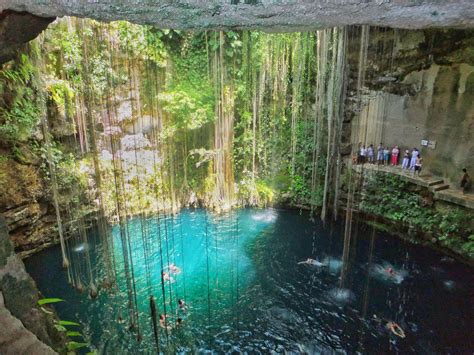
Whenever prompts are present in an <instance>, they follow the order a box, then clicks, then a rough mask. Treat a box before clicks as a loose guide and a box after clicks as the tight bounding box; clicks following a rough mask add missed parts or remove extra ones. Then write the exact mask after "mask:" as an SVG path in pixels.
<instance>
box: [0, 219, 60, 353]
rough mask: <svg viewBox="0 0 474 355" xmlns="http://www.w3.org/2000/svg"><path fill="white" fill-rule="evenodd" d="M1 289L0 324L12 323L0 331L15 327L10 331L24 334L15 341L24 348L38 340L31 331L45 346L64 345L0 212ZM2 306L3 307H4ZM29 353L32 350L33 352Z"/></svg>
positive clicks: (0, 348) (7, 338) (2, 350)
mask: <svg viewBox="0 0 474 355" xmlns="http://www.w3.org/2000/svg"><path fill="white" fill-rule="evenodd" d="M0 293H1V294H3V296H2V297H1V298H2V300H1V301H2V302H0V324H3V322H7V324H10V326H11V327H9V328H8V329H6V330H4V329H3V328H2V329H1V332H13V331H14V330H15V329H16V332H13V333H10V335H12V334H16V336H21V337H24V343H23V345H21V344H17V345H18V346H20V345H21V346H26V348H29V346H30V345H33V344H35V343H36V344H37V345H38V344H39V341H38V340H37V339H36V340H35V339H33V338H32V334H34V335H35V336H36V337H37V338H38V339H39V340H40V341H41V342H43V343H45V344H47V345H48V346H45V347H44V349H47V348H48V347H53V348H56V349H58V348H62V347H63V345H64V342H65V341H64V338H63V336H62V335H61V334H60V333H59V332H58V331H57V330H56V328H55V327H54V324H53V318H52V317H51V316H48V315H47V314H46V313H44V312H43V311H41V310H40V309H39V307H38V305H37V302H38V299H39V292H38V290H37V288H36V284H35V282H34V281H33V279H32V278H31V277H30V276H29V275H28V273H27V272H26V270H25V265H24V264H23V262H22V261H21V260H20V258H19V257H18V256H17V255H16V254H15V252H14V250H13V245H12V242H11V240H10V237H9V235H8V231H7V226H6V223H5V220H4V218H3V217H1V216H0ZM3 306H4V307H5V308H6V310H5V309H3ZM10 316H11V317H10ZM12 317H14V318H16V319H18V322H21V323H22V325H23V326H24V327H25V328H26V329H28V331H29V332H27V331H25V329H23V327H22V326H20V325H19V324H18V322H17V321H15V320H13V319H11V318H12ZM30 332H31V333H32V334H31V333H30ZM0 339H3V337H0ZM4 340H5V341H7V340H8V341H12V339H11V338H9V337H6V338H5V339H4ZM7 345H8V344H7ZM10 345H11V344H10ZM5 349H6V348H2V344H1V343H0V353H2V354H4V353H8V352H5ZM49 349H50V348H49ZM48 351H49V350H48ZM28 353H29V354H33V353H34V352H28ZM45 353H48V352H45ZM49 353H51V352H49Z"/></svg>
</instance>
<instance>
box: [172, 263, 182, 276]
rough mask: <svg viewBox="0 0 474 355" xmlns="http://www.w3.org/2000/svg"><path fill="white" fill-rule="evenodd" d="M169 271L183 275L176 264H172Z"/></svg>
mask: <svg viewBox="0 0 474 355" xmlns="http://www.w3.org/2000/svg"><path fill="white" fill-rule="evenodd" d="M169 269H170V272H171V273H172V274H179V273H181V269H180V268H179V267H177V266H176V265H175V264H171V265H170V266H169Z"/></svg>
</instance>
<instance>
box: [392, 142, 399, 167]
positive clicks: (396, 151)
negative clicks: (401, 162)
mask: <svg viewBox="0 0 474 355" xmlns="http://www.w3.org/2000/svg"><path fill="white" fill-rule="evenodd" d="M399 154H400V149H399V148H398V145H396V146H395V147H394V148H393V149H392V160H391V163H392V166H397V165H398V155H399Z"/></svg>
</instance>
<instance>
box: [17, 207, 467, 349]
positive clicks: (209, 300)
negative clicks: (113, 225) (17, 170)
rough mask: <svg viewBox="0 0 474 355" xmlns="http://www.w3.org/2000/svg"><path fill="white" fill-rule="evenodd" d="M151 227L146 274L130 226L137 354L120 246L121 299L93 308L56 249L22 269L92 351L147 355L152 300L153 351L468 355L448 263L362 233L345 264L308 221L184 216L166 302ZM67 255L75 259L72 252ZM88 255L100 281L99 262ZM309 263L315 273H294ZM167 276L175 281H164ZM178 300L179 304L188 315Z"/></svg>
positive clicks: (327, 231) (265, 215)
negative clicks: (156, 316)
mask: <svg viewBox="0 0 474 355" xmlns="http://www.w3.org/2000/svg"><path fill="white" fill-rule="evenodd" d="M237 216H238V218H237ZM154 221H155V220H149V221H147V225H148V227H149V230H150V234H149V235H150V236H155V237H153V238H154V239H153V240H152V241H151V242H152V243H150V246H149V255H148V258H147V261H148V262H147V263H146V264H147V265H144V264H145V262H144V257H143V251H142V247H143V245H142V244H141V242H140V241H141V240H142V238H141V235H140V230H141V228H140V226H139V224H140V223H138V222H139V221H138V219H132V220H131V221H129V228H130V231H131V235H132V236H133V238H134V239H133V244H132V245H133V248H132V253H133V260H134V264H135V269H134V272H135V278H136V285H137V303H138V310H139V319H140V322H139V324H138V325H139V326H140V328H141V334H142V336H143V340H142V341H141V342H137V341H136V338H135V336H134V334H132V333H131V332H130V331H129V330H128V316H129V315H128V310H127V294H126V292H127V291H126V287H125V279H124V270H123V265H122V264H123V263H122V264H121V262H120V259H121V258H122V259H123V257H122V254H121V250H120V248H119V246H120V243H115V244H114V245H115V256H116V260H117V270H116V271H117V275H118V280H117V285H118V289H117V290H115V291H113V292H106V291H105V290H104V289H101V290H100V292H99V296H98V297H97V299H96V300H91V299H90V298H89V297H88V296H87V293H83V294H79V293H77V292H76V291H75V290H73V289H72V288H71V287H70V286H69V285H67V277H66V276H65V275H64V272H63V271H62V270H61V258H60V250H59V248H51V249H49V250H46V251H43V252H41V253H39V254H37V255H35V256H33V257H31V258H29V259H28V260H26V265H27V269H28V271H29V272H30V273H31V274H32V276H33V277H34V279H35V280H36V281H37V283H38V286H39V288H40V290H41V291H42V293H43V294H44V295H45V296H54V297H62V298H64V299H66V300H67V302H66V303H64V304H58V305H57V306H56V308H57V311H58V313H59V315H60V317H61V318H62V319H67V320H79V321H81V323H82V324H84V327H85V332H86V333H87V334H89V335H90V342H91V343H92V344H93V345H94V346H95V347H97V348H98V349H99V351H101V352H102V353H113V352H122V353H123V352H124V351H126V352H129V353H134V352H138V351H142V352H152V351H153V349H155V340H154V335H153V327H152V322H151V318H150V310H149V309H150V308H149V299H150V294H152V295H153V296H154V297H155V299H156V308H157V312H158V313H160V314H161V313H162V312H163V307H164V305H166V307H167V312H168V317H167V319H168V320H167V322H168V323H169V324H168V325H169V327H170V329H169V337H168V338H166V336H165V331H164V329H163V328H161V327H160V328H159V337H160V346H161V349H162V350H164V349H167V350H168V351H203V352H204V351H207V350H213V351H219V352H231V351H241V352H245V351H247V352H264V353H266V352H269V351H293V352H306V353H317V352H323V353H324V352H334V351H345V352H350V353H352V352H356V351H360V352H378V353H384V352H390V351H393V352H399V353H413V352H415V353H427V352H428V353H429V352H433V353H447V352H451V353H468V352H469V351H470V350H472V349H473V342H472V339H471V336H470V333H469V331H468V329H470V325H472V323H471V318H472V309H473V307H472V297H471V296H472V292H473V287H472V281H473V280H472V276H471V274H472V270H471V269H470V268H469V267H468V266H465V265H463V264H459V263H457V262H455V261H450V262H446V261H445V260H443V256H442V255H440V254H438V253H437V252H435V251H433V250H430V249H426V248H423V247H421V246H416V245H412V244H408V243H406V242H404V241H402V240H400V239H397V238H394V237H391V236H389V235H386V234H383V233H378V232H375V231H374V230H372V229H371V228H369V227H367V226H366V225H364V224H362V223H360V224H357V225H356V226H354V227H353V229H355V230H354V231H353V233H354V235H353V238H352V241H351V244H350V252H349V253H348V254H347V255H346V258H345V259H344V258H343V249H344V233H343V230H342V227H341V226H340V225H338V224H334V225H333V226H329V227H328V228H324V227H323V226H322V225H321V224H319V223H312V222H310V221H309V218H308V215H306V214H305V213H302V214H299V213H297V212H294V211H276V210H251V209H247V210H240V211H238V212H232V213H228V214H222V215H212V214H206V213H205V212H204V211H202V210H195V211H192V210H185V211H182V212H181V214H180V215H179V216H178V217H174V218H171V217H170V220H169V221H168V226H169V228H170V230H169V231H170V233H169V238H168V245H167V247H168V256H164V258H165V260H164V261H163V262H164V265H166V266H167V267H168V269H167V270H168V272H170V275H171V276H172V277H173V278H174V282H173V283H169V282H166V284H165V286H166V287H165V296H166V301H164V300H163V297H162V289H161V286H160V279H161V278H160V275H161V272H162V270H161V267H160V262H161V260H160V253H159V252H160V250H159V248H158V243H157V241H156V235H157V233H156V230H157V223H156V221H155V222H154ZM206 221H207V227H206ZM142 222H143V221H142ZM206 228H207V231H208V233H207V238H206V234H205V230H206ZM114 233H115V238H117V236H118V234H117V231H114ZM172 233H173V234H172ZM116 241H117V240H116ZM162 242H163V243H165V240H164V239H163V240H162ZM72 248H73V249H72V250H74V248H75V250H76V253H77V254H81V252H82V250H81V249H82V246H81V245H77V246H73V247H72ZM89 249H90V252H91V258H92V259H93V260H94V262H93V265H94V267H95V271H96V272H99V273H100V269H101V267H102V265H103V263H102V261H101V258H100V257H99V256H98V255H100V253H99V254H96V252H95V251H94V250H95V249H97V248H93V247H90V248H89ZM164 254H166V253H164ZM308 258H310V259H312V260H315V261H316V263H314V265H308V264H298V263H299V262H301V261H305V260H307V259H308ZM170 264H174V265H176V266H177V267H179V269H180V270H179V271H180V272H175V273H173V272H171V269H169V265H170ZM178 299H185V301H186V306H187V308H186V311H183V310H182V309H180V307H179V306H178V304H177V301H178ZM177 318H181V319H183V322H182V324H181V325H180V326H175V323H176V321H177ZM390 321H393V322H396V323H397V324H398V325H399V326H400V327H401V328H402V329H403V331H404V333H405V335H406V337H405V338H400V337H398V336H396V335H395V334H394V333H393V332H391V331H390V330H389V329H387V327H386V325H387V323H388V322H390Z"/></svg>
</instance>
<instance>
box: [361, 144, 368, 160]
mask: <svg viewBox="0 0 474 355" xmlns="http://www.w3.org/2000/svg"><path fill="white" fill-rule="evenodd" d="M366 158H367V149H366V148H365V145H363V146H362V148H360V163H361V164H364V163H365V159H366Z"/></svg>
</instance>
